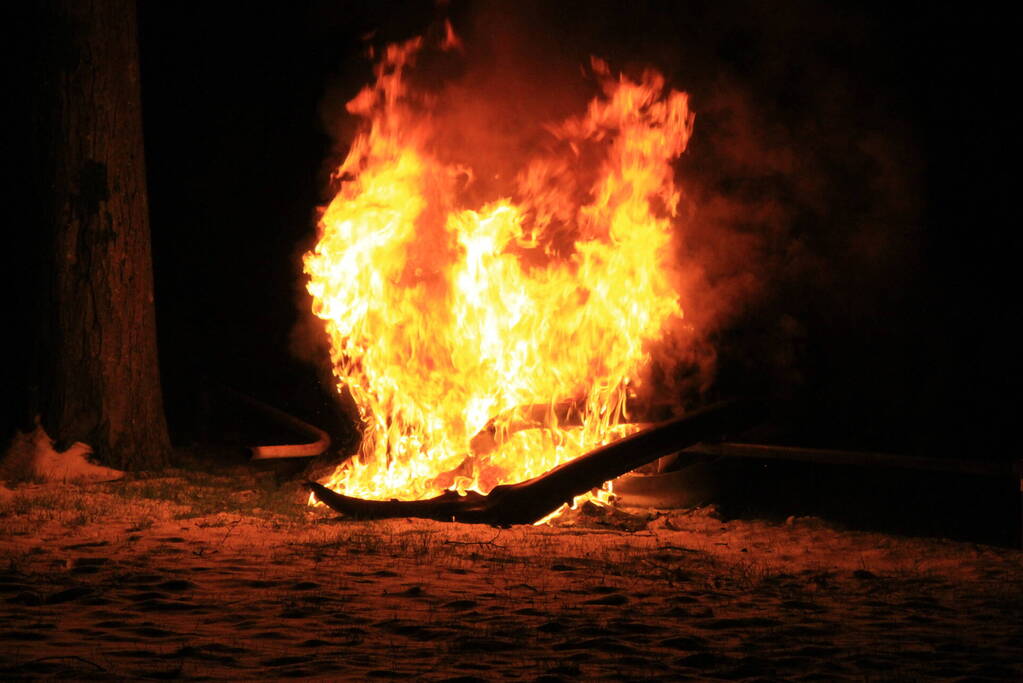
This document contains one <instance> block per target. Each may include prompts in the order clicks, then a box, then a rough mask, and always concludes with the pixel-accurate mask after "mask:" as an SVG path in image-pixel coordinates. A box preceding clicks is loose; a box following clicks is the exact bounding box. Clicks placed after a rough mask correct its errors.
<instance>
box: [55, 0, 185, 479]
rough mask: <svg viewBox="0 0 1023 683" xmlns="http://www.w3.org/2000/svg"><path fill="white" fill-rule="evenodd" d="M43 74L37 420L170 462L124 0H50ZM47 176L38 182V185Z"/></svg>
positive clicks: (147, 460)
mask: <svg viewBox="0 0 1023 683" xmlns="http://www.w3.org/2000/svg"><path fill="white" fill-rule="evenodd" d="M44 13H45V15H46V17H45V21H46V23H47V24H49V25H50V26H51V27H52V30H53V33H52V34H51V35H50V36H49V40H50V41H52V42H51V43H50V44H51V46H52V47H50V48H49V54H48V55H47V56H46V60H45V61H46V64H45V65H44V67H43V72H44V74H45V75H46V79H45V81H44V82H43V83H42V84H41V87H42V89H43V91H45V95H44V98H43V101H44V103H45V104H44V106H43V107H41V114H42V116H41V118H42V120H41V121H40V122H39V125H40V128H41V130H40V132H41V133H43V134H44V135H45V136H47V137H48V139H46V138H44V139H42V140H40V142H41V144H42V148H43V150H42V151H43V154H44V157H45V159H46V162H44V164H43V168H44V172H43V178H44V187H45V190H44V195H46V194H48V195H49V201H47V202H46V204H47V206H48V208H49V209H50V210H51V211H52V213H50V214H49V216H48V220H47V223H49V225H47V226H46V227H47V228H48V230H49V231H50V232H49V233H48V235H49V236H50V237H51V238H52V242H50V243H49V244H47V245H45V250H46V252H47V254H46V257H45V258H44V260H49V262H48V263H47V266H48V267H47V268H46V269H45V270H46V272H44V274H43V281H44V282H43V285H44V287H47V288H48V289H49V291H48V294H49V302H48V303H49V306H48V310H45V309H44V310H43V311H41V313H42V316H41V318H42V319H41V330H40V337H41V342H42V343H41V345H40V349H39V356H38V360H37V364H38V372H39V389H38V391H39V397H38V400H39V404H40V409H41V412H42V416H43V424H44V426H45V427H46V428H47V430H48V431H49V432H50V434H51V435H52V436H54V437H55V438H57V439H58V440H59V441H61V442H69V441H84V442H86V443H88V444H89V445H91V446H92V447H93V449H94V450H95V453H96V456H97V457H98V458H99V459H100V460H102V461H103V462H105V463H107V464H109V465H112V466H114V467H120V468H129V469H143V468H154V467H158V466H161V465H163V464H166V462H167V458H168V456H169V453H170V441H169V439H168V435H167V425H166V420H165V417H164V412H163V399H162V395H161V390H160V376H159V366H158V359H157V347H156V320H155V311H154V304H153V273H152V257H151V253H150V240H149V215H148V205H147V201H146V182H145V163H144V156H143V144H142V108H141V95H140V89H139V63H138V46H137V37H136V36H137V27H136V11H135V3H134V0H57V1H55V2H49V3H47V5H46V9H45V10H44ZM47 183H48V187H46V184H47Z"/></svg>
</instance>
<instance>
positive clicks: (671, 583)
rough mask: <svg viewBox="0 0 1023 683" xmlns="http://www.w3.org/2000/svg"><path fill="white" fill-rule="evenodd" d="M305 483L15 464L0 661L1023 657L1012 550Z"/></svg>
mask: <svg viewBox="0 0 1023 683" xmlns="http://www.w3.org/2000/svg"><path fill="white" fill-rule="evenodd" d="M239 481H241V482H242V483H243V485H247V486H248V488H246V489H245V490H239ZM301 497H302V495H301V493H300V492H299V491H298V489H297V488H296V487H291V486H285V487H284V488H281V489H278V488H276V487H275V486H274V485H273V484H272V482H269V481H267V480H266V479H265V478H263V479H261V478H259V477H252V476H251V475H249V474H245V473H244V472H242V471H241V470H239V471H235V472H226V473H219V474H213V473H208V474H203V473H195V472H192V473H182V472H177V473H174V476H161V477H148V478H132V479H128V480H125V481H122V482H115V483H108V484H96V485H91V486H88V487H79V486H72V485H66V484H45V485H23V486H20V487H18V488H17V489H15V491H14V493H13V495H10V496H8V497H7V498H6V499H5V500H3V501H2V502H0V614H2V619H0V678H4V679H10V678H21V677H33V678H35V677H61V678H72V679H88V678H100V679H107V678H118V679H120V678H179V677H190V678H214V679H216V678H220V679H250V678H287V677H296V678H298V677H302V678H318V679H347V680H364V679H370V678H413V679H418V680H431V681H432V680H457V681H474V680H494V679H501V678H519V679H527V680H562V679H564V680H573V679H582V680H594V679H611V680H684V679H697V680H712V679H727V680H743V679H751V680H829V681H830V680H855V681H866V680H921V679H957V678H962V679H964V680H967V679H968V680H985V679H993V680H1023V553H1020V552H1019V551H1015V550H1011V549H1005V548H994V547H987V546H977V545H973V544H966V543H957V542H951V541H943V540H935V539H910V538H898V537H893V536H887V535H881V534H873V533H863V532H851V531H843V530H839V529H836V528H833V527H831V526H829V525H828V524H827V523H825V522H823V521H821V520H817V519H812V518H804V519H793V520H789V521H788V522H787V523H781V524H776V523H768V522H763V521H757V520H752V521H743V520H736V521H730V522H727V523H726V522H722V521H721V520H719V519H717V518H716V517H715V516H714V514H713V510H706V509H704V510H697V511H689V512H672V513H660V514H649V513H644V514H643V515H639V516H635V517H629V516H627V515H622V514H617V515H615V516H614V517H612V518H608V517H605V516H603V515H602V514H596V515H593V516H587V515H576V517H575V519H574V521H575V525H574V526H570V527H557V528H552V527H516V528H512V529H504V530H498V529H493V528H489V527H475V526H468V525H456V524H442V523H434V522H427V521H415V520H389V521H378V522H352V521H343V520H339V519H338V518H337V517H336V516H335V515H333V514H332V513H330V512H329V511H324V510H322V509H316V510H311V509H308V508H306V507H304V506H303V505H301V504H299V502H298V501H299V499H300V498H301ZM626 529H632V530H631V531H630V530H626Z"/></svg>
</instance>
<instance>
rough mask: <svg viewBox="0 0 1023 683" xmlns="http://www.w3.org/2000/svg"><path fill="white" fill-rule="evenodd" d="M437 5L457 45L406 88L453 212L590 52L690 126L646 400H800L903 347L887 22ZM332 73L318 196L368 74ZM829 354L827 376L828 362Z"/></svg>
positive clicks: (494, 187)
mask: <svg viewBox="0 0 1023 683" xmlns="http://www.w3.org/2000/svg"><path fill="white" fill-rule="evenodd" d="M443 11H444V12H445V13H446V15H447V16H448V17H450V19H451V21H452V22H453V23H454V25H455V29H456V31H457V32H458V33H459V35H460V37H461V39H462V48H461V50H460V51H457V52H448V53H441V52H429V51H428V52H425V53H424V54H423V56H422V58H421V60H420V63H419V66H418V68H417V69H416V70H415V72H414V73H413V75H412V78H413V79H414V82H415V85H416V87H419V88H423V89H426V90H428V91H431V92H433V93H434V94H435V95H436V98H437V102H438V103H439V104H438V112H440V113H441V114H442V117H441V119H442V121H443V122H444V125H443V126H442V128H441V134H440V135H439V136H438V138H437V142H438V148H442V149H445V150H449V152H448V153H449V155H450V158H449V159H448V160H450V161H452V162H456V163H457V162H464V163H465V164H466V165H471V166H472V167H473V169H474V171H475V177H474V182H473V183H472V184H471V185H470V186H468V189H467V190H466V192H467V196H466V197H464V198H463V200H464V201H465V203H466V204H467V205H474V204H475V205H478V204H481V203H483V202H484V201H487V200H490V199H494V198H497V197H498V196H502V193H504V194H506V193H507V189H506V188H507V187H508V184H509V179H511V178H514V176H515V174H516V173H517V172H518V171H519V170H521V165H522V162H523V160H524V159H525V158H527V157H528V156H532V155H534V154H535V152H536V150H537V149H543V147H544V145H546V144H549V140H550V136H549V134H548V133H547V132H546V130H545V128H544V127H543V125H542V124H543V123H549V122H557V121H560V120H563V119H564V118H565V117H566V116H569V115H572V114H576V113H579V112H581V111H582V110H583V108H584V107H585V104H586V102H587V101H588V100H589V99H590V98H591V97H592V96H593V95H594V93H595V84H594V82H593V80H592V79H588V78H587V77H586V76H585V73H584V71H585V70H584V69H583V68H582V67H583V65H585V64H587V63H588V61H589V57H590V55H595V56H599V57H602V58H606V59H607V60H608V61H609V63H610V65H611V68H612V71H613V72H618V71H623V72H625V73H626V74H628V75H631V76H633V77H635V76H637V75H638V74H639V72H640V71H641V70H642V69H643V68H646V67H653V68H655V69H658V70H659V71H661V72H662V73H664V74H665V76H666V77H667V78H668V82H669V86H670V87H673V88H675V89H679V90H683V91H686V92H688V93H689V94H690V96H691V107H692V109H693V111H695V113H696V123H695V130H694V135H693V138H692V140H691V142H690V146H689V148H688V150H687V151H686V153H685V154H684V155H683V157H682V158H681V159H680V161H679V162H678V164H677V182H678V184H679V186H680V187H681V188H682V190H683V193H684V195H683V200H682V204H681V207H680V213H681V215H680V216H679V219H678V231H677V244H676V249H677V261H678V264H679V267H678V270H677V272H676V273H675V277H676V278H677V282H678V286H679V291H680V293H681V298H682V305H683V308H684V309H685V317H684V320H683V321H682V323H681V324H679V325H678V326H676V327H675V328H673V329H672V330H671V331H670V334H669V335H668V336H667V338H666V339H665V340H664V342H663V343H662V344H660V346H659V347H658V348H656V349H654V350H653V351H654V356H655V357H656V359H657V363H656V364H655V367H654V368H653V369H652V371H651V374H650V376H649V377H648V378H646V380H647V384H648V386H649V387H650V391H652V392H654V393H657V394H660V395H661V396H668V397H671V398H674V399H676V400H678V401H679V402H681V403H689V402H693V401H696V400H705V399H706V398H707V397H708V395H713V394H724V393H730V392H736V391H738V392H744V393H749V392H764V393H770V394H772V395H774V396H781V397H794V396H803V397H804V398H805V397H807V396H811V395H813V388H812V387H809V386H808V383H810V382H815V383H818V384H819V383H821V382H825V383H827V382H829V381H832V380H834V381H838V379H839V377H838V374H835V373H839V374H841V373H842V372H845V373H850V374H857V373H861V372H863V373H869V371H870V361H869V360H863V359H861V358H859V357H858V356H857V353H858V352H859V353H860V354H861V355H862V351H863V348H862V347H863V345H864V344H866V345H867V348H868V350H869V351H870V352H871V353H874V354H875V358H876V357H877V354H880V355H881V356H883V357H886V358H887V357H888V356H886V354H888V355H891V354H893V353H895V351H891V350H889V348H888V347H890V346H892V344H894V346H895V347H899V343H903V345H904V342H905V339H903V338H902V337H905V336H907V335H909V334H911V332H909V329H910V328H909V327H908V326H907V327H905V328H904V329H903V331H902V332H900V333H899V334H901V335H902V337H900V338H899V339H895V340H892V339H890V337H891V330H890V325H889V321H890V320H891V319H892V317H893V316H898V315H900V314H902V313H904V312H905V311H907V310H908V309H909V308H911V306H912V304H913V301H912V300H911V299H912V297H911V296H909V295H908V294H907V292H909V293H911V292H913V291H915V290H914V286H915V285H914V282H913V280H914V278H915V277H916V276H917V274H918V273H919V263H918V261H919V258H920V255H919V252H918V244H919V235H918V232H919V227H918V226H919V222H920V213H921V211H922V207H921V205H920V197H921V195H922V191H921V185H922V179H921V161H920V141H919V140H917V139H916V137H915V132H914V129H913V127H912V121H911V118H912V106H911V104H908V103H907V99H906V98H907V97H908V96H906V95H904V94H903V93H902V92H901V90H900V87H901V84H900V83H899V82H898V70H897V69H895V70H893V69H892V68H891V65H890V64H889V63H888V59H889V58H890V57H891V49H892V48H891V47H890V43H891V41H892V40H894V38H893V36H892V32H893V31H894V29H891V28H890V27H887V26H885V25H884V24H883V22H881V21H880V20H878V19H877V18H876V17H871V16H868V15H858V14H856V13H855V12H853V11H852V10H849V9H837V8H829V7H821V6H819V5H816V4H809V3H807V4H803V3H795V4H791V5H787V6H786V7H785V8H782V9H779V8H770V9H762V8H761V6H760V5H758V4H756V3H740V4H730V3H724V4H722V3H708V4H706V5H703V4H700V3H696V4H693V5H687V6H685V7H681V6H679V5H678V4H677V3H666V4H661V3H624V2H603V3H601V2H596V3H586V4H585V5H578V6H576V5H571V6H569V5H566V4H562V3H540V2H536V3H528V2H527V3H517V4H516V6H515V8H512V6H511V5H510V4H509V3H503V2H492V3H473V4H472V5H468V4H465V5H463V4H457V3H456V4H454V5H452V6H451V7H450V8H446V9H444V10H443ZM439 26H440V24H437V25H436V26H435V27H434V28H432V29H430V30H433V31H438V30H441V29H440V28H439ZM385 33H386V32H385ZM360 69H361V71H360ZM347 75H348V76H349V77H350V78H351V79H352V80H349V81H347V82H342V81H340V80H339V82H338V83H336V84H335V86H334V87H332V88H330V89H329V90H328V94H327V97H326V98H325V101H324V105H323V119H324V121H325V124H326V126H327V128H328V130H329V132H330V133H331V135H332V136H333V137H334V139H335V140H336V143H337V145H336V149H335V154H334V155H333V156H332V157H331V159H329V160H328V164H327V167H328V168H327V170H326V171H325V173H324V179H325V182H324V186H325V187H327V186H328V185H329V183H327V182H326V177H327V171H330V170H333V169H334V168H336V166H337V163H338V162H339V161H340V160H341V159H342V158H343V156H344V153H345V151H346V148H347V145H348V144H349V143H350V141H351V140H352V137H353V135H354V130H355V125H356V122H355V121H354V120H353V119H352V117H351V116H349V115H347V114H346V113H344V111H343V106H344V102H345V101H347V99H349V98H350V97H351V96H352V95H354V92H355V89H356V88H357V87H359V86H361V85H362V84H365V83H368V82H369V80H370V78H371V76H370V73H369V67H368V63H367V64H366V65H364V66H362V67H359V68H358V69H356V68H354V67H353V68H351V69H349V70H348V74H347ZM355 76H359V78H361V80H360V81H359V82H354V80H355V78H354V77H355ZM304 246H308V245H304ZM300 298H301V297H300ZM300 307H303V311H304V314H303V315H304V316H305V317H306V320H305V321H303V322H301V323H300V325H299V327H297V328H296V331H295V333H294V334H293V335H292V338H293V342H294V344H293V346H294V348H295V350H296V352H297V353H300V354H302V355H304V356H306V357H310V356H314V357H317V358H320V359H323V358H324V357H325V351H324V348H325V347H324V346H323V345H324V344H325V342H324V341H323V335H322V332H320V331H319V330H321V329H322V327H320V326H319V323H318V321H315V319H312V317H311V316H309V315H308V310H309V307H308V297H305V298H304V300H303V301H302V303H301V304H300ZM311 340H315V341H311ZM900 340H901V342H900ZM886 344H887V345H888V346H886ZM899 348H901V347H899ZM843 354H845V355H846V356H847V357H846V358H845V359H844V361H842V362H845V368H846V369H845V370H842V371H838V370H834V368H832V367H831V366H832V365H833V364H838V362H836V361H834V360H833V359H831V356H832V355H843ZM887 362H888V364H889V365H893V364H894V363H895V361H893V360H890V359H889V361H887ZM829 372H832V374H830V375H829V374H828V373H829ZM889 379H890V378H889ZM891 381H895V380H891ZM864 391H866V390H864ZM861 396H862V394H857V393H856V392H852V394H851V397H850V398H848V399H847V400H849V401H855V400H859V398H860V397H861Z"/></svg>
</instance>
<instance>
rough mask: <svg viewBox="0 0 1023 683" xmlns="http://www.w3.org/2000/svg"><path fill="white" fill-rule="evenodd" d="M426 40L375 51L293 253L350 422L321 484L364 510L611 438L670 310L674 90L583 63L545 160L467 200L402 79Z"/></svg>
mask: <svg viewBox="0 0 1023 683" xmlns="http://www.w3.org/2000/svg"><path fill="white" fill-rule="evenodd" d="M457 45H458V42H457V39H456V38H455V37H454V34H453V32H451V31H450V27H449V28H448V32H447V37H446V38H445V41H444V47H446V48H449V47H452V46H457ZM421 48H422V39H420V38H416V39H413V40H411V41H409V42H406V43H404V44H401V45H392V46H390V47H388V48H387V50H386V52H385V54H384V55H383V57H382V59H381V60H380V62H379V64H378V65H377V67H376V83H375V84H374V85H372V86H368V87H366V88H364V89H363V90H362V91H361V92H360V93H359V94H358V95H357V96H356V97H355V98H354V99H352V100H351V101H350V102H349V103H348V111H349V112H351V113H352V114H355V115H357V116H359V117H362V118H363V119H364V125H363V128H362V130H361V132H360V133H359V135H358V136H357V137H356V139H355V141H354V142H353V144H352V146H351V149H350V151H349V154H348V156H347V158H346V159H345V161H344V162H343V164H342V165H341V167H340V168H339V169H338V171H337V177H338V178H340V180H341V181H342V182H341V186H340V191H339V192H338V193H337V195H336V196H335V197H334V199H333V200H332V201H331V202H330V204H329V205H328V206H327V207H326V209H325V210H324V212H323V215H322V218H321V221H320V226H319V228H320V239H319V242H318V243H317V245H316V247H315V248H314V249H313V250H312V251H311V252H309V253H307V254H306V255H305V259H304V263H305V272H306V273H307V274H308V276H309V282H308V290H309V293H310V294H311V295H312V298H313V311H314V313H315V314H316V315H317V316H319V317H320V318H322V319H323V320H324V321H325V325H326V329H327V331H328V334H329V336H330V342H331V356H332V361H333V365H334V372H335V375H336V377H337V379H338V388H339V390H341V389H343V388H344V387H347V388H348V390H349V391H350V392H351V394H352V396H353V398H354V399H355V402H356V404H357V406H358V409H359V413H360V416H361V418H362V420H363V421H364V433H363V441H362V445H361V448H360V451H359V453H358V455H357V456H356V457H354V458H352V459H351V460H349V461H348V462H347V463H345V464H344V465H342V466H341V467H339V468H338V470H337V471H336V472H335V473H334V474H333V475H332V476H331V477H330V478H329V480H328V481H327V482H325V485H327V486H328V487H329V488H331V489H333V490H336V491H338V492H340V493H344V494H345V495H350V496H357V497H361V498H368V499H391V498H401V499H421V498H426V497H432V496H435V495H439V494H440V493H442V492H443V491H445V490H449V489H455V490H458V491H463V492H464V491H466V490H475V491H479V492H481V493H487V492H489V491H490V490H491V489H492V488H493V487H494V486H496V485H498V484H501V483H512V482H517V481H523V480H526V479H529V478H531V477H534V476H537V475H540V474H542V473H544V472H546V471H548V470H550V469H551V468H553V467H554V466H556V465H558V464H560V463H563V462H566V461H568V460H571V459H572V458H575V457H577V456H578V455H580V454H581V453H583V452H586V451H587V450H590V449H592V448H595V447H597V446H600V445H602V444H605V443H608V442H610V441H612V440H614V439H615V438H620V436H622V435H623V433H624V432H625V431H626V430H627V429H628V428H627V427H623V425H622V424H621V423H622V422H623V421H624V419H625V416H626V401H627V396H628V394H629V387H630V382H633V381H635V379H636V378H637V376H638V373H639V372H640V371H641V370H642V369H643V367H644V366H645V365H646V364H648V362H649V360H650V359H649V345H650V344H651V343H652V342H653V341H655V340H656V339H657V338H658V337H659V336H660V335H661V334H662V330H663V329H664V327H665V324H666V323H667V322H668V321H669V320H670V319H672V318H680V317H681V316H682V308H681V306H680V302H679V300H678V293H677V291H676V288H675V287H673V286H672V284H671V280H672V278H671V272H672V268H673V265H674V262H673V256H672V251H673V250H672V249H671V248H670V242H671V234H672V221H673V219H674V218H675V217H676V207H677V205H678V202H679V197H680V194H679V191H678V189H677V188H676V186H675V183H674V178H673V175H674V174H673V170H672V167H671V162H672V161H673V160H674V159H675V158H677V157H678V156H679V155H680V154H681V153H682V152H683V151H684V150H685V147H686V144H687V142H688V140H689V137H690V134H691V131H692V122H693V116H692V114H691V113H690V112H689V108H688V99H687V96H686V95H685V94H684V93H681V92H678V91H674V90H666V88H665V83H664V79H663V77H662V76H661V75H660V74H658V73H656V72H653V71H647V72H646V73H644V74H643V76H642V77H641V79H640V80H639V81H638V82H636V81H633V80H630V79H628V78H626V77H624V76H620V77H617V78H615V77H613V76H612V75H611V72H610V69H609V68H608V65H607V64H606V63H604V62H603V61H600V60H598V59H593V60H592V64H591V69H592V72H593V74H594V75H595V77H596V78H597V80H598V82H599V83H600V86H601V90H602V96H599V97H597V98H596V99H594V100H593V101H591V102H590V104H589V107H588V109H587V111H586V113H585V115H583V116H580V117H576V118H571V119H568V120H566V121H564V122H562V123H560V124H558V125H553V126H549V127H548V130H549V131H550V133H551V135H552V136H553V137H552V144H551V150H548V151H547V152H545V153H544V154H542V155H540V156H537V157H536V158H533V159H531V160H530V161H528V162H527V163H525V164H524V165H523V166H522V168H521V172H520V173H519V175H518V177H517V178H516V179H515V182H514V183H513V184H512V186H511V187H509V188H508V190H507V191H508V195H509V196H508V197H507V198H504V199H500V200H497V201H493V202H490V203H486V204H484V205H482V206H478V207H471V206H463V205H461V203H460V201H459V197H460V196H461V195H462V194H463V193H464V190H465V189H466V187H468V186H470V185H471V184H472V182H473V178H474V172H473V169H471V168H466V167H465V166H463V165H458V164H454V163H450V162H445V161H442V160H441V156H442V155H441V154H439V153H438V151H437V149H436V138H437V137H438V136H436V135H435V126H434V121H433V119H432V117H431V114H430V109H431V102H432V100H431V97H430V96H426V95H419V94H417V93H415V92H413V91H412V89H411V88H410V86H409V85H408V83H407V82H406V79H405V76H406V72H407V70H408V69H410V68H411V67H412V66H414V64H415V61H416V57H417V54H418V53H419V51H420V49H421ZM565 401H573V402H574V404H573V406H574V408H573V409H572V410H571V411H566V410H565V405H564V402H565ZM526 406H528V408H526ZM537 406H541V407H540V408H539V409H538V408H537ZM570 413H574V414H573V415H572V419H568V417H569V416H570ZM523 423H528V424H529V425H530V426H533V427H538V428H533V429H525V430H523V429H517V428H516V425H522V424H523ZM568 423H571V424H568Z"/></svg>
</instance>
